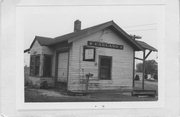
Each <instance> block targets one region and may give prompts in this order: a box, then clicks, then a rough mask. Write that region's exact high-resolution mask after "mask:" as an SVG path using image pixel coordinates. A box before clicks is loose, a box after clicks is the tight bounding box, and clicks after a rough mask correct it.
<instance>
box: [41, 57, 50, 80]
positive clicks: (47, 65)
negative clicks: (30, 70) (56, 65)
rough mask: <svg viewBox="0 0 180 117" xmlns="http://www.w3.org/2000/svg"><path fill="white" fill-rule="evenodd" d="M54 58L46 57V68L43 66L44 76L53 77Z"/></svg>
mask: <svg viewBox="0 0 180 117" xmlns="http://www.w3.org/2000/svg"><path fill="white" fill-rule="evenodd" d="M51 59H52V56H51V55H44V66H43V76H44V77H51V65H52V62H51V61H52V60H51Z"/></svg>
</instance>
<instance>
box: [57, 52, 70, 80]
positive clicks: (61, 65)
mask: <svg viewBox="0 0 180 117" xmlns="http://www.w3.org/2000/svg"><path fill="white" fill-rule="evenodd" d="M67 68H68V52H63V53H59V54H58V70H57V76H58V78H57V81H58V82H65V83H66V82H67V76H68V75H67V71H68V70H67Z"/></svg>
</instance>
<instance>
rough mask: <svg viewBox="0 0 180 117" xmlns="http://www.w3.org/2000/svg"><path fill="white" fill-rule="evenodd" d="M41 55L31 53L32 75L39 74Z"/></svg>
mask: <svg viewBox="0 0 180 117" xmlns="http://www.w3.org/2000/svg"><path fill="white" fill-rule="evenodd" d="M39 67H40V55H31V58H30V75H31V76H39Z"/></svg>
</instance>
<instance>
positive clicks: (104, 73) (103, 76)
mask: <svg viewBox="0 0 180 117" xmlns="http://www.w3.org/2000/svg"><path fill="white" fill-rule="evenodd" d="M111 69H112V56H102V55H100V56H99V79H100V80H111Z"/></svg>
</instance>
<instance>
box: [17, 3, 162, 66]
mask: <svg viewBox="0 0 180 117" xmlns="http://www.w3.org/2000/svg"><path fill="white" fill-rule="evenodd" d="M161 11H162V9H161V8H159V7H158V6H47V7H19V8H18V9H17V12H18V13H19V14H21V15H19V18H21V19H22V21H23V22H22V24H23V25H22V26H23V33H24V34H23V35H24V37H23V38H24V49H28V48H29V47H30V44H31V43H32V41H33V39H34V37H35V36H36V35H38V36H45V37H52V38H53V37H57V36H61V35H64V34H67V33H70V32H73V29H74V21H75V20H77V19H79V20H80V21H81V26H82V29H84V28H87V27H90V26H94V25H98V24H101V23H104V22H107V21H111V20H113V21H114V22H115V23H116V24H117V25H119V26H120V27H121V28H122V29H123V30H125V31H126V32H127V33H128V34H132V35H138V36H141V37H142V39H141V41H144V42H146V43H148V44H150V45H152V46H153V47H155V48H157V49H158V45H159V44H158V37H159V34H158V32H159V30H160V28H159V25H160V23H161V21H162V20H163V18H162V17H161V16H162V15H161ZM136 56H137V57H142V54H141V53H136ZM157 58H158V57H157V53H156V52H155V53H152V54H151V55H150V56H149V58H148V59H155V60H156V61H158V59H157ZM24 63H25V64H26V65H29V56H28V55H27V54H25V59H24Z"/></svg>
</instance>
